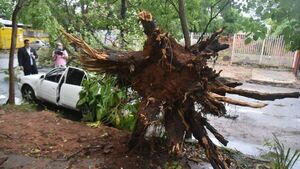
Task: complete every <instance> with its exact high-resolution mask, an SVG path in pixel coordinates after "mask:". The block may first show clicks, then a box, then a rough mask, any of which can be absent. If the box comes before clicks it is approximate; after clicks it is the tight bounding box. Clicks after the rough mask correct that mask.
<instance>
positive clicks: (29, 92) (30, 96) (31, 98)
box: [21, 85, 36, 103]
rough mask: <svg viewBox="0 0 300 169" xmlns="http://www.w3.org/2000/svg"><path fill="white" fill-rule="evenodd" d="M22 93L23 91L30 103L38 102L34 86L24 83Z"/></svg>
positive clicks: (24, 97) (25, 98)
mask: <svg viewBox="0 0 300 169" xmlns="http://www.w3.org/2000/svg"><path fill="white" fill-rule="evenodd" d="M21 93H22V97H23V99H24V100H26V101H28V102H30V103H34V102H36V97H35V94H34V91H33V89H32V87H30V86H29V85H24V86H23V87H22V90H21Z"/></svg>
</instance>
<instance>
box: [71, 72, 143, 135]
mask: <svg viewBox="0 0 300 169" xmlns="http://www.w3.org/2000/svg"><path fill="white" fill-rule="evenodd" d="M99 82H100V83H99ZM77 106H78V108H80V109H82V110H83V120H84V121H101V122H102V123H104V124H108V125H112V126H114V127H116V128H119V129H125V130H129V131H132V130H133V128H134V126H135V121H136V113H137V106H138V99H134V100H132V101H130V98H129V96H128V95H127V92H126V90H125V89H124V88H120V87H118V85H117V79H116V78H115V77H112V76H106V75H102V76H99V75H98V76H97V75H94V74H91V75H89V77H88V78H87V80H85V81H84V83H83V90H82V91H81V92H80V100H79V101H78V103H77Z"/></svg>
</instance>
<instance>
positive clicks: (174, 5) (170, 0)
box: [166, 0, 179, 14]
mask: <svg viewBox="0 0 300 169" xmlns="http://www.w3.org/2000/svg"><path fill="white" fill-rule="evenodd" d="M166 1H167V2H169V3H170V4H171V5H172V6H173V7H174V9H175V10H176V12H177V13H178V14H179V9H178V7H177V6H176V4H175V3H174V2H173V0H166Z"/></svg>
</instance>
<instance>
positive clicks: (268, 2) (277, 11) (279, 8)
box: [236, 0, 300, 50]
mask: <svg viewBox="0 0 300 169" xmlns="http://www.w3.org/2000/svg"><path fill="white" fill-rule="evenodd" d="M236 7H237V8H239V10H240V11H243V12H245V13H250V14H251V15H252V17H253V18H256V20H257V21H259V22H260V23H261V24H260V27H257V28H255V29H250V31H249V32H251V33H252V34H253V35H252V37H260V38H264V36H265V34H266V30H267V28H269V32H268V33H269V34H273V35H283V37H284V39H285V41H286V44H287V45H288V48H289V49H291V50H299V49H300V36H298V35H299V34H300V14H299V9H300V1H298V0H252V1H247V0H242V1H237V2H236ZM252 11H255V13H253V12H252Z"/></svg>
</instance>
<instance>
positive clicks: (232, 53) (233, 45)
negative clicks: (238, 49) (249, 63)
mask: <svg viewBox="0 0 300 169" xmlns="http://www.w3.org/2000/svg"><path fill="white" fill-rule="evenodd" d="M235 38H236V34H234V35H233V41H232V50H231V58H230V64H232V60H233V57H234V49H235Z"/></svg>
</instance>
